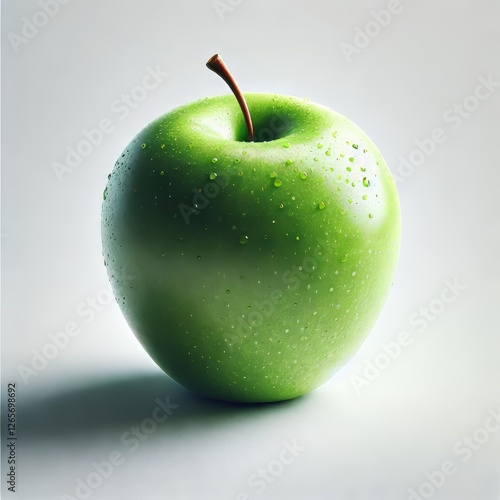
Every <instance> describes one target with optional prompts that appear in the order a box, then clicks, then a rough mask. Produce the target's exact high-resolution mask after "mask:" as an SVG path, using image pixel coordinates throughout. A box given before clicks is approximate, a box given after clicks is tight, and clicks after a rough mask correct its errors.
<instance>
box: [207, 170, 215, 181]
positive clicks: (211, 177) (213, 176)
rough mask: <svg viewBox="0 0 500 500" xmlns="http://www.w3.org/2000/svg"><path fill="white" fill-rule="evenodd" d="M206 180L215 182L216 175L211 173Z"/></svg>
mask: <svg viewBox="0 0 500 500" xmlns="http://www.w3.org/2000/svg"><path fill="white" fill-rule="evenodd" d="M208 178H209V179H210V180H211V181H215V179H217V174H216V173H215V172H212V173H211V174H210V175H209V176H208Z"/></svg>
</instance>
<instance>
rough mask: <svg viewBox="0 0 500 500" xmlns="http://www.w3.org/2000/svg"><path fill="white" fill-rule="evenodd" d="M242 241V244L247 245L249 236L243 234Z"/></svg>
mask: <svg viewBox="0 0 500 500" xmlns="http://www.w3.org/2000/svg"><path fill="white" fill-rule="evenodd" d="M240 243H241V244H242V245H246V244H247V243H248V236H242V237H241V238H240Z"/></svg>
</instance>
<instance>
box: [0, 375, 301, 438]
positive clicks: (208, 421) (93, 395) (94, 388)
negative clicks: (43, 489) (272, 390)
mask: <svg viewBox="0 0 500 500" xmlns="http://www.w3.org/2000/svg"><path fill="white" fill-rule="evenodd" d="M167 397H168V400H167ZM307 398H308V397H307V395H306V396H302V397H300V398H297V399H292V400H288V401H281V402H276V403H229V402H222V401H216V400H211V399H207V398H204V397H201V396H198V395H196V394H194V393H192V392H191V391H189V390H187V389H185V388H184V387H182V386H181V385H179V384H178V383H176V382H175V381H174V380H172V379H171V378H170V377H168V376H167V375H164V374H161V373H159V374H151V375H137V376H131V377H121V378H115V379H111V380H106V381H104V380H103V381H101V382H93V383H92V384H89V385H87V386H83V387H79V388H75V389H73V390H69V389H67V390H65V391H61V392H58V393H55V394H51V395H45V396H44V395H40V396H36V397H30V399H29V400H23V399H22V398H19V400H18V406H17V423H18V434H19V436H22V438H23V440H32V439H35V440H49V439H50V440H54V439H67V438H69V437H82V436H86V435H96V434H98V433H101V432H108V431H121V432H124V431H126V430H128V429H129V428H130V427H131V426H140V425H141V423H142V422H143V421H144V420H145V419H151V418H152V417H153V410H154V409H155V408H156V407H158V406H160V408H161V404H159V402H158V401H160V402H162V403H163V404H164V405H165V406H167V407H168V403H170V404H171V405H172V408H175V409H172V413H171V416H170V417H169V418H168V420H167V421H168V429H169V431H172V432H183V431H185V430H190V429H192V428H196V427H203V428H207V427H213V426H223V425H225V424H227V423H228V422H229V421H236V420H246V419H249V418H255V417H256V416H259V417H261V416H263V415H266V414H270V413H273V412H278V411H288V410H289V409H290V408H292V407H296V405H300V404H302V402H303V401H304V400H305V399H307ZM4 404H5V403H4ZM173 405H178V407H174V406H173ZM160 414H161V415H162V416H163V415H165V412H164V411H163V412H162V413H160ZM159 427H167V426H166V425H165V424H162V423H160V424H159Z"/></svg>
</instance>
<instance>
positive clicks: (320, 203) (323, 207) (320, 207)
mask: <svg viewBox="0 0 500 500" xmlns="http://www.w3.org/2000/svg"><path fill="white" fill-rule="evenodd" d="M318 208H319V209H320V210H323V209H325V208H326V204H325V202H323V201H320V202H319V204H318Z"/></svg>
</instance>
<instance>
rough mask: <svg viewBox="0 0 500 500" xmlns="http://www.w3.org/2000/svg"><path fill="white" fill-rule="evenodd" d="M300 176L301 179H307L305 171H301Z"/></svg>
mask: <svg viewBox="0 0 500 500" xmlns="http://www.w3.org/2000/svg"><path fill="white" fill-rule="evenodd" d="M300 178H301V179H302V180H303V181H305V180H306V179H307V174H306V173H305V172H302V173H301V174H300Z"/></svg>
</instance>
